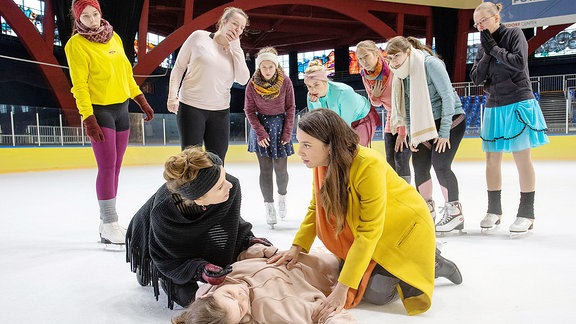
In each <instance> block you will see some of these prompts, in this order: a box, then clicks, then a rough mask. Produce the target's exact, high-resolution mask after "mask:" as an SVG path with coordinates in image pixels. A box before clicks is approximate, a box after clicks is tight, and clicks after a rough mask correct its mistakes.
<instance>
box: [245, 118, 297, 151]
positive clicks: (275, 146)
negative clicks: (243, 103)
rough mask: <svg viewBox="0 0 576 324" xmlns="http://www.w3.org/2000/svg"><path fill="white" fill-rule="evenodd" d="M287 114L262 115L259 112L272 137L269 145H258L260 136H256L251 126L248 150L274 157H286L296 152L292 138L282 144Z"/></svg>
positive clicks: (263, 124)
mask: <svg viewBox="0 0 576 324" xmlns="http://www.w3.org/2000/svg"><path fill="white" fill-rule="evenodd" d="M285 118H286V114H279V115H261V114H258V120H260V123H261V124H262V126H264V129H265V130H266V133H268V136H269V137H270V145H269V146H268V147H262V146H260V145H258V136H256V131H254V129H252V128H250V137H249V139H248V152H256V153H257V154H260V156H265V157H269V158H272V159H280V158H286V157H289V156H290V155H292V154H294V146H293V145H292V139H290V141H289V142H288V143H286V144H284V145H282V143H281V141H282V131H283V130H284V119H285Z"/></svg>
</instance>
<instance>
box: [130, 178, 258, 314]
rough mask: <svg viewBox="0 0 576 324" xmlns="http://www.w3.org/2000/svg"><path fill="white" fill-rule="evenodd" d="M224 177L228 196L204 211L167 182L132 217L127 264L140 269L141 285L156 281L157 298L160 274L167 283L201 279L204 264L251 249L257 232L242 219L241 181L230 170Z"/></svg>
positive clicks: (222, 262) (220, 262) (223, 263)
mask: <svg viewBox="0 0 576 324" xmlns="http://www.w3.org/2000/svg"><path fill="white" fill-rule="evenodd" d="M226 180H228V181H229V182H230V183H232V188H231V189H230V196H229V198H228V200H227V201H225V202H222V203H220V204H215V205H209V206H206V210H205V211H204V210H202V208H200V207H199V206H197V205H186V204H184V203H183V200H182V198H181V196H180V195H178V194H175V193H172V192H171V191H169V190H168V188H167V187H166V185H165V184H164V185H163V186H162V187H160V189H158V191H157V192H156V193H155V194H154V195H153V196H152V197H151V198H150V199H149V200H148V201H147V202H146V203H145V204H144V205H143V206H142V207H141V208H140V210H139V211H138V212H137V213H136V214H135V215H134V217H133V218H132V221H131V222H130V225H129V226H128V230H127V233H126V262H130V266H131V270H132V271H133V272H136V273H138V281H139V282H140V284H141V285H147V284H148V283H150V282H151V283H152V285H153V286H154V294H155V296H156V299H158V295H159V289H158V278H161V279H162V280H164V281H165V284H166V285H167V286H168V287H171V286H172V284H176V285H186V284H188V283H191V282H196V281H201V280H202V278H201V277H200V274H201V270H202V269H203V267H204V265H205V264H206V263H212V264H215V265H218V266H221V267H225V266H227V265H229V264H232V263H233V262H234V261H236V259H237V258H238V255H239V254H240V252H242V251H244V250H245V249H247V248H248V246H249V241H250V238H251V237H253V236H254V235H253V234H252V231H251V229H252V225H251V224H250V223H248V222H246V221H244V220H243V219H242V217H240V203H241V200H242V194H241V190H240V183H239V181H238V179H237V178H235V177H233V176H231V175H229V174H226ZM168 291H169V292H171V291H172V290H171V289H168ZM168 295H169V296H168V307H170V308H172V307H173V301H172V296H170V293H168Z"/></svg>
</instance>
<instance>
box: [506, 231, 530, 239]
mask: <svg viewBox="0 0 576 324" xmlns="http://www.w3.org/2000/svg"><path fill="white" fill-rule="evenodd" d="M531 234H532V231H531V230H528V231H525V232H510V234H509V237H510V238H511V239H515V238H523V237H525V236H527V235H531Z"/></svg>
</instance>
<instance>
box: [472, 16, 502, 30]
mask: <svg viewBox="0 0 576 324" xmlns="http://www.w3.org/2000/svg"><path fill="white" fill-rule="evenodd" d="M494 16H496V15H492V16H490V17H485V18H482V19H480V21H479V22H477V23H475V24H474V25H472V26H473V27H474V28H478V26H480V25H482V26H484V23H485V22H486V21H488V19H490V18H492V17H494Z"/></svg>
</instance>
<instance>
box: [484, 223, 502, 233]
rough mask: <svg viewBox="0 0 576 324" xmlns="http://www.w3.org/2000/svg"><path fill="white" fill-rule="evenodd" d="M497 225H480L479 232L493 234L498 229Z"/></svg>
mask: <svg viewBox="0 0 576 324" xmlns="http://www.w3.org/2000/svg"><path fill="white" fill-rule="evenodd" d="M498 227H499V226H498V225H496V226H492V227H481V228H480V233H482V234H493V233H496V232H497V231H498Z"/></svg>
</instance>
